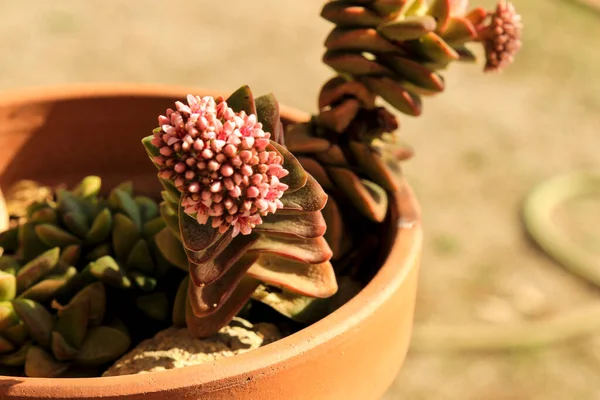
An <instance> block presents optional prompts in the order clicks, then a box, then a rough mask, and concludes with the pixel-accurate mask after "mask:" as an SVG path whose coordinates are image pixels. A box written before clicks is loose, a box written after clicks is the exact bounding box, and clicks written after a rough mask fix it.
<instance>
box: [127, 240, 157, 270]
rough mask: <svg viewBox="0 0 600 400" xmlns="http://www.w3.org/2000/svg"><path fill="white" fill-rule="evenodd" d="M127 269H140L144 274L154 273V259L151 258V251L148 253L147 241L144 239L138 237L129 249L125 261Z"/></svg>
mask: <svg viewBox="0 0 600 400" xmlns="http://www.w3.org/2000/svg"><path fill="white" fill-rule="evenodd" d="M125 266H126V268H127V269H132V270H136V271H140V272H143V273H146V274H153V273H154V268H155V267H154V260H153V259H152V253H150V247H149V246H148V242H147V241H145V240H144V239H140V240H138V241H137V243H136V244H135V245H134V246H133V248H132V249H131V252H130V253H129V257H127V262H126V263H125Z"/></svg>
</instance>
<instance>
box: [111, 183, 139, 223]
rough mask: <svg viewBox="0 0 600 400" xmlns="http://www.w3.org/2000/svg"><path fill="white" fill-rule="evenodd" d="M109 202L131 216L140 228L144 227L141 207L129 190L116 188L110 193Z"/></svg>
mask: <svg viewBox="0 0 600 400" xmlns="http://www.w3.org/2000/svg"><path fill="white" fill-rule="evenodd" d="M109 202H110V203H111V205H112V206H113V207H115V208H116V209H117V210H118V211H121V212H123V213H124V214H125V215H126V216H127V217H129V219H130V220H131V221H133V223H134V224H135V226H136V227H137V229H138V230H141V229H142V215H141V211H140V207H139V206H138V204H137V203H136V201H135V200H134V199H133V197H132V196H131V195H130V194H129V193H128V192H126V191H124V190H121V189H114V190H113V191H112V192H111V194H110V197H109ZM115 218H116V216H115Z"/></svg>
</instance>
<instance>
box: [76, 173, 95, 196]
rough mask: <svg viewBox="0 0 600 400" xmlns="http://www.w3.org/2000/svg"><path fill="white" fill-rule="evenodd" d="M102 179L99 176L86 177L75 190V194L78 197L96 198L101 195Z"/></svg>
mask: <svg viewBox="0 0 600 400" xmlns="http://www.w3.org/2000/svg"><path fill="white" fill-rule="evenodd" d="M101 187H102V179H100V177H99V176H93V175H92V176H86V177H85V178H83V180H82V181H81V182H80V183H79V184H78V185H77V186H76V187H75V189H73V194H74V195H75V196H77V197H84V198H85V197H96V196H97V195H98V193H100V188H101Z"/></svg>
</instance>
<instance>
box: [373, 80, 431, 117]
mask: <svg viewBox="0 0 600 400" xmlns="http://www.w3.org/2000/svg"><path fill="white" fill-rule="evenodd" d="M362 81H363V82H364V83H365V84H366V85H367V86H368V87H369V89H371V90H372V91H373V92H374V93H376V94H377V95H379V96H381V97H382V98H383V99H384V100H385V101H387V102H388V103H389V104H390V105H391V106H392V107H394V108H395V109H396V110H398V111H400V112H402V113H404V114H408V115H411V116H415V117H416V116H419V115H421V112H422V106H421V98H420V97H419V96H417V95H416V94H413V93H411V92H410V91H408V90H406V88H405V87H403V86H402V85H401V84H399V83H397V82H396V81H395V80H393V79H391V78H388V77H378V78H372V77H364V78H362Z"/></svg>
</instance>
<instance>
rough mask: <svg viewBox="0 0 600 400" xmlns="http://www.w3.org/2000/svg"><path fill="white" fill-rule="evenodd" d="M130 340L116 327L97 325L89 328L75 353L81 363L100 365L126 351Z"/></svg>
mask: <svg viewBox="0 0 600 400" xmlns="http://www.w3.org/2000/svg"><path fill="white" fill-rule="evenodd" d="M130 344H131V340H130V339H129V337H128V336H127V335H126V334H125V333H123V332H122V331H120V330H119V329H116V328H111V327H108V326H99V327H96V328H93V329H90V331H89V332H88V335H87V337H86V338H85V341H84V342H83V345H82V346H81V348H80V349H79V353H78V354H77V358H76V360H77V362H78V363H79V364H81V365H90V366H91V365H102V364H106V363H108V362H110V361H113V360H116V359H117V358H119V357H120V356H121V355H123V353H125V352H126V351H127V349H128V348H129V345H130Z"/></svg>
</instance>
